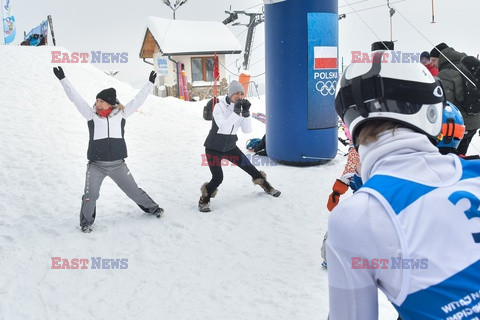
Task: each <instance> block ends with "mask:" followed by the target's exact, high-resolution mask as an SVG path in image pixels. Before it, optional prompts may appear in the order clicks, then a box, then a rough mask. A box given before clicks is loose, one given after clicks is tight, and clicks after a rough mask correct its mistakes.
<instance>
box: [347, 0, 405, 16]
mask: <svg viewBox="0 0 480 320" xmlns="http://www.w3.org/2000/svg"><path fill="white" fill-rule="evenodd" d="M345 1H347V0H345ZM405 1H407V0H399V1H395V2H390V4H394V3H399V2H405ZM385 6H386V4H380V5H378V6H373V7H368V8H363V9H359V10H354V9H353V8H352V7H351V6H350V9H352V10H353V11H352V12H347V13H345V14H351V13H357V12H362V11H367V10H372V9H376V8H381V7H385Z"/></svg>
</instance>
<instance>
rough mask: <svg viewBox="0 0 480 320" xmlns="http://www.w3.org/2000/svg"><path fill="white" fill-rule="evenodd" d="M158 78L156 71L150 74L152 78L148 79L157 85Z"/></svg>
mask: <svg viewBox="0 0 480 320" xmlns="http://www.w3.org/2000/svg"><path fill="white" fill-rule="evenodd" d="M156 78H157V73H156V72H155V71H152V72H150V76H149V77H148V81H150V82H151V83H155V79H156Z"/></svg>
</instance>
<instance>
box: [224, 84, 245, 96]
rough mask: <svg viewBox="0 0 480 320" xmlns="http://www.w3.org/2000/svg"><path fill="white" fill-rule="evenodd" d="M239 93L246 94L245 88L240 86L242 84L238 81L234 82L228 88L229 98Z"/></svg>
mask: <svg viewBox="0 0 480 320" xmlns="http://www.w3.org/2000/svg"><path fill="white" fill-rule="evenodd" d="M237 92H241V93H245V91H244V90H243V86H242V85H241V84H240V82H238V81H237V80H233V81H232V82H230V85H229V86H228V97H231V96H233V95H234V94H235V93H237Z"/></svg>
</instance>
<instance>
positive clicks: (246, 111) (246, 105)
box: [242, 99, 252, 118]
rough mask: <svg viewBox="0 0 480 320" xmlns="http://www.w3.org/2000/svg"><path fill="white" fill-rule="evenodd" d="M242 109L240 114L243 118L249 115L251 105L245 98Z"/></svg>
mask: <svg viewBox="0 0 480 320" xmlns="http://www.w3.org/2000/svg"><path fill="white" fill-rule="evenodd" d="M242 105H243V110H242V116H243V117H245V118H248V117H250V111H249V110H250V106H251V105H252V104H251V103H250V101H248V100H247V99H243V104H242Z"/></svg>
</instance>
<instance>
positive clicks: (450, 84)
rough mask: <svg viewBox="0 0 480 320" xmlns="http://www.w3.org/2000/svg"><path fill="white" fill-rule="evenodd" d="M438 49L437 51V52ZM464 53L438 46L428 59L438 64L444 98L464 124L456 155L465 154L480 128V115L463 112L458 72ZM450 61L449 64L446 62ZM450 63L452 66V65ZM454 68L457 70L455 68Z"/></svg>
mask: <svg viewBox="0 0 480 320" xmlns="http://www.w3.org/2000/svg"><path fill="white" fill-rule="evenodd" d="M437 49H438V50H437ZM466 56H467V55H466V54H465V53H461V52H458V51H456V50H455V49H453V48H451V47H449V46H448V45H447V44H445V43H440V44H438V45H437V46H436V47H435V48H433V49H432V51H431V52H430V58H431V59H432V62H433V63H434V64H436V63H437V64H438V70H439V73H438V78H440V80H441V81H442V85H443V89H444V90H445V97H446V98H447V100H448V101H450V102H452V103H453V104H454V105H456V106H457V107H458V109H459V110H460V112H461V113H462V116H463V121H464V122H465V127H466V131H465V136H464V137H463V139H462V141H461V142H460V145H459V146H458V149H457V153H458V154H461V155H465V154H467V150H468V146H469V145H470V142H471V141H472V138H473V136H474V135H475V133H476V132H477V130H478V129H479V128H480V114H476V115H470V114H468V113H466V112H465V111H464V102H465V92H464V89H465V85H464V80H465V79H464V76H463V75H462V74H461V73H460V72H459V71H458V69H460V66H461V63H460V60H461V59H462V58H463V57H466ZM447 58H448V60H450V61H451V63H450V62H449V61H448V60H447ZM452 63H453V64H454V65H452ZM455 66H456V67H457V68H458V69H457V68H455Z"/></svg>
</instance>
